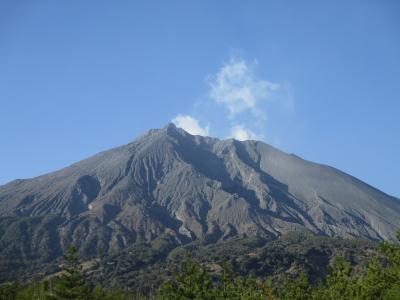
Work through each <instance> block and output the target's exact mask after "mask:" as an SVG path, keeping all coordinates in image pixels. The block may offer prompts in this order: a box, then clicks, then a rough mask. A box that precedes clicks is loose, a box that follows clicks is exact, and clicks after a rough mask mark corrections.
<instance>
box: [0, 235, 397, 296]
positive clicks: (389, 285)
mask: <svg viewBox="0 0 400 300" xmlns="http://www.w3.org/2000/svg"><path fill="white" fill-rule="evenodd" d="M398 239H399V242H400V233H399V234H398ZM314 248H315V247H314ZM286 250H288V249H286ZM216 255H219V254H218V253H216ZM144 257H146V255H145V256H144ZM253 257H254V255H253ZM181 259H182V258H181ZM296 274H297V275H296ZM272 278H275V280H273V279H272ZM127 288H128V287H127ZM155 290H156V288H154V290H151V291H149V293H147V297H143V296H142V297H140V296H138V294H136V293H132V291H130V292H129V293H123V292H119V291H116V290H115V289H112V291H111V290H110V289H105V288H103V287H102V286H100V285H96V286H94V287H93V286H91V285H90V284H89V283H88V281H87V278H86V276H85V274H84V272H83V271H82V269H81V265H80V263H79V259H78V256H77V253H76V249H75V248H73V247H71V248H70V249H69V251H68V252H67V254H66V255H65V263H64V265H63V271H62V273H61V275H60V276H58V277H55V278H53V279H50V280H44V281H42V282H33V283H31V284H27V285H20V284H18V283H9V284H3V285H0V300H14V299H16V300H28V299H29V300H31V299H38V300H42V299H45V300H50V299H77V300H78V299H85V300H138V299H159V300H170V299H171V300H172V299H174V300H175V299H178V300H179V299H181V300H184V299H199V300H200V299H205V300H214V299H215V300H218V299H237V300H239V299H240V300H250V299H251V300H259V299H260V300H261V299H263V300H268V299H271V300H272V299H274V300H275V299H276V300H278V299H281V300H307V299H311V300H352V299H356V300H375V299H383V300H397V299H400V244H391V243H388V242H384V243H382V244H381V245H380V247H379V250H378V252H377V253H375V254H374V256H373V257H372V258H371V259H370V261H369V263H368V264H367V265H365V266H364V267H363V268H361V269H355V268H354V265H352V264H351V263H350V261H349V260H346V259H343V258H340V257H338V258H337V259H336V262H335V263H334V264H333V267H332V268H330V270H329V274H328V276H327V277H326V278H321V280H320V281H319V282H312V281H310V276H309V275H308V274H307V273H306V272H298V273H296V272H292V273H291V274H287V275H286V276H285V278H284V279H282V280H280V279H279V278H277V277H272V276H269V279H267V280H266V278H265V277H264V278H262V277H252V276H250V275H240V274H238V273H237V271H235V266H234V265H233V264H231V263H229V262H228V263H221V264H214V265H213V266H212V268H211V267H210V265H209V264H208V263H207V261H206V260H205V261H204V262H196V261H194V260H192V259H190V260H185V261H184V263H183V264H182V265H181V267H180V268H178V269H176V270H175V272H174V273H173V274H171V276H170V279H168V280H164V283H163V284H161V286H160V288H159V290H158V292H155ZM151 292H153V293H152V294H151Z"/></svg>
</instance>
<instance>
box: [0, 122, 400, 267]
mask: <svg viewBox="0 0 400 300" xmlns="http://www.w3.org/2000/svg"><path fill="white" fill-rule="evenodd" d="M399 228H400V201H399V200H398V199H396V198H394V197H391V196H389V195H387V194H385V193H383V192H381V191H379V190H377V189H375V188H373V187H371V186H369V185H367V184H365V183H363V182H362V181H360V180H358V179H356V178H354V177H352V176H350V175H347V174H345V173H343V172H341V171H339V170H337V169H334V168H332V167H329V166H324V165H320V164H316V163H312V162H309V161H306V160H303V159H301V158H299V157H298V156H295V155H290V154H286V153H284V152H282V151H280V150H278V149H276V148H274V147H272V146H269V145H267V144H265V143H263V142H259V141H244V142H240V141H237V140H234V139H228V140H219V139H216V138H210V137H202V136H192V135H190V134H189V133H187V132H185V131H184V130H182V129H179V128H176V127H175V126H174V125H173V124H169V125H167V126H166V127H164V128H162V129H156V130H150V131H148V132H147V133H146V134H144V135H142V136H140V137H138V138H137V139H136V140H134V141H133V142H132V143H129V144H127V145H124V146H121V147H117V148H114V149H111V150H108V151H105V152H101V153H99V154H97V155H95V156H93V157H90V158H88V159H86V160H83V161H80V162H78V163H76V164H73V165H71V166H69V167H67V168H65V169H62V170H59V171H56V172H53V173H49V174H46V175H43V176H39V177H36V178H33V179H27V180H15V181H12V182H10V183H8V184H6V185H3V186H1V187H0V265H1V264H3V265H5V264H6V263H7V266H8V267H7V268H10V270H11V269H12V266H14V267H15V268H17V267H21V266H24V265H25V266H26V265H27V264H30V263H32V262H35V261H36V262H40V263H45V262H51V261H54V260H56V259H57V258H59V257H60V256H61V255H62V253H63V252H64V250H65V249H66V248H67V247H68V246H69V245H71V244H74V245H76V246H77V247H78V248H79V251H80V253H81V254H82V255H84V256H87V257H89V256H99V255H100V256H104V255H107V254H111V253H118V252H119V251H122V250H123V249H125V248H126V247H128V246H129V245H132V244H134V243H136V242H138V241H152V240H155V239H157V238H160V237H162V238H167V239H169V240H172V241H173V242H174V243H176V244H177V245H178V244H185V243H188V242H191V241H194V240H200V239H202V240H207V241H210V242H215V241H221V240H227V239H230V238H234V237H235V238H236V237H252V236H263V237H268V238H274V237H278V236H281V235H283V234H285V233H288V232H291V231H302V232H303V231H305V232H311V233H314V234H316V235H321V236H330V237H342V238H351V237H360V238H367V239H371V240H394V238H395V232H396V230H398V229H399Z"/></svg>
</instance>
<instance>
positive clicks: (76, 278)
mask: <svg viewBox="0 0 400 300" xmlns="http://www.w3.org/2000/svg"><path fill="white" fill-rule="evenodd" d="M64 259H65V263H64V265H63V266H62V275H61V277H60V278H59V279H57V280H56V282H55V283H54V286H53V289H52V290H51V291H50V293H49V295H48V297H49V299H57V300H70V299H71V300H72V299H74V300H83V299H88V294H89V293H88V287H87V285H86V283H85V278H84V276H83V274H82V271H81V267H80V264H79V257H78V255H77V250H76V248H75V247H74V246H71V247H70V248H69V249H68V251H67V253H66V254H65V256H64Z"/></svg>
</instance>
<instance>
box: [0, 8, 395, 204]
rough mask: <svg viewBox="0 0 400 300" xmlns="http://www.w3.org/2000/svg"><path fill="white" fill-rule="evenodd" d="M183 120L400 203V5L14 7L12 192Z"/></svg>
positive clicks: (9, 69) (7, 40) (2, 133)
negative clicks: (19, 181) (22, 182)
mask: <svg viewBox="0 0 400 300" xmlns="http://www.w3.org/2000/svg"><path fill="white" fill-rule="evenodd" d="M235 72H236V73H235ZM232 74H233V75H232ZM235 74H236V75H235ZM232 76H233V77H232ZM235 76H236V77H235ZM218 80H219V81H218ZM232 81H233V82H232ZM232 85H233V87H232ZM177 116H178V119H179V118H181V119H184V120H186V121H188V120H189V121H190V120H191V121H193V120H195V121H197V122H198V124H199V126H201V128H200V129H202V130H203V132H207V134H209V135H212V136H218V137H221V138H224V137H228V136H232V135H233V132H234V131H235V130H236V133H237V134H238V135H237V136H239V135H240V133H241V135H240V136H242V137H250V138H251V137H257V138H260V139H264V140H265V141H266V142H267V143H271V144H273V145H275V146H277V147H279V148H281V149H283V150H285V151H287V152H290V153H296V154H297V155H299V156H301V157H303V158H305V159H308V160H312V161H316V162H320V163H324V164H328V165H332V166H334V167H336V168H339V169H341V170H343V171H345V172H347V173H350V174H351V175H354V176H356V177H358V178H360V179H362V180H364V181H366V182H367V183H369V184H371V185H373V186H375V187H377V188H379V189H381V190H383V191H384V192H386V193H389V194H392V195H394V196H397V197H400V176H399V167H400V1H397V0H393V1H386V0H383V1H368V0H363V1H356V0H355V1H352V0H346V1H344V0H343V1H321V0H318V1H278V0H275V1H231V0H230V1H213V0H210V1H14V0H12V1H1V2H0V140H1V144H0V166H1V167H0V170H1V171H0V183H6V182H8V181H10V180H13V179H16V178H28V177H33V176H37V175H40V174H43V173H46V172H49V171H53V170H56V169H59V168H61V167H64V166H67V165H69V164H71V163H73V162H76V161H78V160H81V159H83V158H86V157H88V156H90V155H92V154H95V153H97V152H99V151H101V150H105V149H107V148H110V147H114V146H118V145H121V144H124V143H127V142H129V141H131V140H132V139H134V138H135V137H136V136H137V135H139V134H141V133H142V132H144V131H146V130H147V129H149V128H159V127H163V126H164V125H165V124H166V123H168V122H170V121H171V120H173V119H175V121H176V120H178V119H177ZM185 118H186V119H185Z"/></svg>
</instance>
